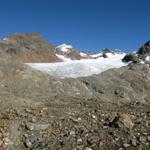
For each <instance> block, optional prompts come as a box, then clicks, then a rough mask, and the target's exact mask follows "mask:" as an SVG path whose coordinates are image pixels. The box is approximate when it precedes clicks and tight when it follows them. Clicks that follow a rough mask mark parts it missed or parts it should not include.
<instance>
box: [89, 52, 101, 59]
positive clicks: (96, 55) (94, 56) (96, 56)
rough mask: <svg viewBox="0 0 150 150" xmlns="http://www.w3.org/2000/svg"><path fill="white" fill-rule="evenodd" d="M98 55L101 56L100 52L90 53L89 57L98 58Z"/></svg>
mask: <svg viewBox="0 0 150 150" xmlns="http://www.w3.org/2000/svg"><path fill="white" fill-rule="evenodd" d="M100 56H102V53H98V54H92V55H90V57H91V58H98V57H100Z"/></svg>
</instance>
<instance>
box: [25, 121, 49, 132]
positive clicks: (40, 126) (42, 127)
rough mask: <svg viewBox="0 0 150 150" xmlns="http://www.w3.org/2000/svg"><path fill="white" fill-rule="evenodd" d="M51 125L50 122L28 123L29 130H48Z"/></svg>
mask: <svg viewBox="0 0 150 150" xmlns="http://www.w3.org/2000/svg"><path fill="white" fill-rule="evenodd" d="M48 127H49V124H35V123H30V122H29V123H27V124H26V128H27V129H28V130H31V131H32V130H46V129H47V128H48Z"/></svg>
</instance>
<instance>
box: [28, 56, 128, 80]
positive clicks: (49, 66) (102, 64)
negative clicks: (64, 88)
mask: <svg viewBox="0 0 150 150" xmlns="http://www.w3.org/2000/svg"><path fill="white" fill-rule="evenodd" d="M124 56H125V54H115V55H109V57H108V58H103V57H100V58H97V59H82V60H70V61H65V62H57V63H27V65H29V66H31V67H32V68H34V69H36V70H40V71H42V72H44V73H47V74H49V75H52V76H55V77H58V78H77V77H86V76H91V75H93V74H100V73H101V72H104V71H106V70H108V69H111V68H119V67H122V66H125V65H127V64H126V63H123V62H122V58H123V57H124Z"/></svg>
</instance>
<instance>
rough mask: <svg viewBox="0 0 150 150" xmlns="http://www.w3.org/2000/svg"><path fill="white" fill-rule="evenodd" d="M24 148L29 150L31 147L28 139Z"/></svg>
mask: <svg viewBox="0 0 150 150" xmlns="http://www.w3.org/2000/svg"><path fill="white" fill-rule="evenodd" d="M25 146H26V147H27V148H31V147H32V143H31V142H30V141H29V139H27V140H26V141H25Z"/></svg>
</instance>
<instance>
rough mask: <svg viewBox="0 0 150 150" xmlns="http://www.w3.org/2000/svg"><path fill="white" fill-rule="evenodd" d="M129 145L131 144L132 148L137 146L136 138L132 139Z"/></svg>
mask: <svg viewBox="0 0 150 150" xmlns="http://www.w3.org/2000/svg"><path fill="white" fill-rule="evenodd" d="M131 144H132V145H133V146H137V140H136V138H133V139H132V140H131Z"/></svg>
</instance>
